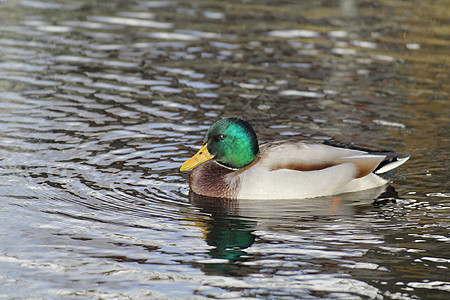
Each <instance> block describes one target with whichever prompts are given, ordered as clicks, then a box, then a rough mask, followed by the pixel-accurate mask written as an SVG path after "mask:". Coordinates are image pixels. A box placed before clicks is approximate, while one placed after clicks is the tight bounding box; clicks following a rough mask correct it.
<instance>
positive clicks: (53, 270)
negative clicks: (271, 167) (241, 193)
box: [0, 0, 450, 299]
mask: <svg viewBox="0 0 450 300" xmlns="http://www.w3.org/2000/svg"><path fill="white" fill-rule="evenodd" d="M449 20H450V8H449V2H448V1H446V0H436V1H382V0H378V1H352V0H342V1H325V0H324V1H226V2H219V1H206V0H205V1H126V2H124V1H116V0H111V1H97V2H92V1H57V2H56V1H55V2H51V1H26V0H25V1H15V0H11V1H8V0H3V1H0V204H1V205H0V296H2V297H19V298H26V297H31V296H33V297H45V298H62V297H64V298H71V299H72V298H73V299H77V298H80V299H81V298H83V299H85V298H94V299H97V298H102V299H105V298H114V299H120V298H124V299H125V298H142V297H192V298H196V297H198V298H203V297H213V298H239V297H267V298H277V299H284V298H286V299H288V298H302V299H305V298H342V299H349V298H355V299H357V298H380V299H381V298H383V297H384V298H396V299H414V298H427V299H433V298H435V299H444V298H447V297H448V296H449V291H450V282H449V281H448V278H449V270H448V268H449V262H450V256H449V253H450V247H449V242H450V238H449V234H448V227H449V225H450V223H449V212H448V210H449V206H450V205H449V197H450V192H449V190H448V182H449V176H448V167H449V166H448V149H449V132H448V128H449V104H448V103H449V102H448V98H449V92H450V86H449V73H450V72H449V66H450V56H449V49H450V25H449ZM228 116H238V117H241V118H243V119H245V120H247V121H249V122H250V123H251V124H252V125H253V126H254V128H255V130H256V131H257V134H258V136H259V138H260V140H261V141H269V140H274V139H286V138H292V139H296V140H299V139H309V140H317V141H320V140H336V141H340V142H345V143H354V144H357V145H361V146H366V147H372V148H375V149H385V148H386V149H394V150H396V151H399V152H403V153H407V154H410V155H411V156H412V158H411V159H410V161H408V163H407V164H406V165H404V166H403V167H402V168H401V170H400V172H399V174H398V175H397V176H396V177H394V180H393V184H392V186H393V187H394V188H395V191H392V190H391V191H390V194H389V196H385V197H384V198H386V197H388V198H387V199H385V200H383V201H379V202H377V203H375V204H373V203H372V202H373V199H374V198H376V197H377V196H378V195H379V194H380V193H382V192H383V191H382V190H381V191H371V192H368V193H362V194H354V195H349V196H348V197H346V198H345V197H344V199H343V201H342V203H341V204H340V205H339V206H338V207H336V206H333V205H332V199H331V198H325V199H312V200H305V201H277V202H272V201H262V202H252V201H242V202H240V203H222V202H220V203H218V202H210V201H208V199H206V200H205V199H203V200H202V199H200V200H199V199H197V200H195V201H190V199H189V196H188V191H189V187H188V183H187V178H188V174H181V173H179V172H178V168H179V166H180V165H181V163H182V162H184V161H185V160H186V159H187V158H188V157H190V156H191V155H192V154H193V153H195V151H196V149H197V148H198V147H200V145H201V141H202V140H203V136H204V134H205V132H206V130H207V128H209V126H210V125H211V124H212V123H213V122H215V121H216V120H218V119H220V118H223V117H228ZM396 193H398V194H396Z"/></svg>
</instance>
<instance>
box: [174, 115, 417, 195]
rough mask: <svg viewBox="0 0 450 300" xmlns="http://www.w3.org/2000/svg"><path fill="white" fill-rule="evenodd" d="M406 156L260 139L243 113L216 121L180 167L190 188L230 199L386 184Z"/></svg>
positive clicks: (325, 192) (328, 192)
mask: <svg viewBox="0 0 450 300" xmlns="http://www.w3.org/2000/svg"><path fill="white" fill-rule="evenodd" d="M408 159H409V156H407V157H401V155H400V154H398V153H396V152H391V151H380V152H377V151H373V150H370V149H366V148H362V147H356V146H349V145H345V144H339V143H335V144H333V143H317V142H305V141H295V142H288V141H275V142H269V143H265V144H262V145H259V143H258V139H257V136H256V133H255V131H254V129H253V128H252V126H251V125H250V124H249V123H248V122H246V121H244V120H242V119H239V118H226V119H221V120H218V121H216V122H215V123H214V124H213V125H212V126H211V127H210V128H209V129H208V131H207V133H206V136H205V139H204V141H203V146H202V147H201V149H200V150H198V152H197V153H196V154H195V155H194V156H192V157H191V158H190V159H189V160H187V161H186V162H185V163H184V164H183V165H182V166H181V168H180V171H181V172H183V171H188V170H192V171H191V173H190V175H189V186H190V190H191V191H192V192H193V193H195V194H197V195H201V196H205V197H213V198H225V199H255V200H263V199H305V198H315V197H323V196H332V195H339V194H344V193H350V192H358V191H363V190H367V189H372V188H377V187H380V186H383V185H386V184H387V183H388V182H389V179H390V177H391V176H392V175H393V174H394V173H395V172H396V170H397V169H398V168H399V167H400V166H401V165H403V164H404V163H405V162H406V161H407V160H408Z"/></svg>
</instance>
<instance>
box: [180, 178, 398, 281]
mask: <svg viewBox="0 0 450 300" xmlns="http://www.w3.org/2000/svg"><path fill="white" fill-rule="evenodd" d="M189 195H190V200H191V203H192V205H194V206H195V207H197V208H199V209H200V210H201V212H203V213H207V214H208V215H209V217H208V218H203V217H202V218H198V219H197V220H196V221H195V225H196V226H198V227H200V228H201V229H202V232H203V239H204V240H205V242H206V243H207V244H208V245H209V246H211V247H212V248H211V249H210V250H209V252H208V254H209V256H210V257H211V258H212V259H219V262H216V261H214V260H213V261H212V262H207V263H204V264H203V265H202V266H203V267H202V269H203V270H204V271H205V272H206V273H208V274H221V275H231V276H243V275H244V273H245V274H246V275H248V274H251V273H253V272H255V271H256V270H254V268H253V267H252V263H250V262H251V261H254V260H255V257H254V254H253V253H252V252H250V253H249V252H247V250H246V249H247V248H249V247H251V246H252V245H253V244H254V243H255V241H256V238H257V236H256V235H255V233H254V232H255V231H257V230H268V231H273V230H275V231H277V229H276V228H277V227H278V226H279V225H280V224H283V226H287V224H289V223H293V224H296V226H297V225H298V224H301V223H304V222H311V221H313V222H317V221H318V220H320V219H328V218H336V216H339V217H344V216H345V217H353V216H354V215H355V214H363V213H364V211H370V210H371V207H377V208H380V207H381V206H383V205H386V204H389V203H395V202H396V199H397V197H398V194H397V193H396V191H395V189H394V188H393V187H391V186H384V187H380V188H376V189H372V190H368V191H363V192H358V193H348V194H343V195H339V196H335V197H321V198H313V199H302V200H276V201H272V200H264V201H261V200H236V199H225V198H211V197H205V196H201V195H197V194H195V193H193V192H192V191H191V192H190V194H189ZM280 229H281V228H280ZM281 231H283V229H281ZM298 246H299V247H301V245H298ZM257 259H260V258H257ZM245 262H247V265H246V264H242V263H245Z"/></svg>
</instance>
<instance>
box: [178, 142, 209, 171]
mask: <svg viewBox="0 0 450 300" xmlns="http://www.w3.org/2000/svg"><path fill="white" fill-rule="evenodd" d="M206 145H207V144H205V145H203V147H202V149H200V150H198V152H197V153H196V154H195V155H194V156H192V157H191V158H190V159H189V160H188V161H186V162H185V163H184V164H183V165H182V166H181V168H180V171H181V172H183V171H188V170H192V169H193V168H195V167H196V166H198V165H199V164H202V163H204V162H205V161H208V160H210V159H212V158H214V155H212V154H210V153H209V151H208V148H206Z"/></svg>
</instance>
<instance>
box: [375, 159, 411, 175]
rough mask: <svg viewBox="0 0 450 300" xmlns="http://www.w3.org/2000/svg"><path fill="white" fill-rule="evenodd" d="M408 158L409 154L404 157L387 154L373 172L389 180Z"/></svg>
mask: <svg viewBox="0 0 450 300" xmlns="http://www.w3.org/2000/svg"><path fill="white" fill-rule="evenodd" d="M408 159H409V156H408V157H403V158H399V157H389V156H387V157H386V159H385V160H384V161H382V162H381V163H380V164H379V165H378V167H377V168H376V169H375V170H374V171H373V173H375V174H377V175H378V176H380V177H381V178H384V179H386V180H387V179H389V178H391V177H392V176H393V175H394V174H395V173H396V172H397V169H398V168H399V167H400V166H401V165H403V164H404V163H405V162H406V161H407V160H408Z"/></svg>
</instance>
